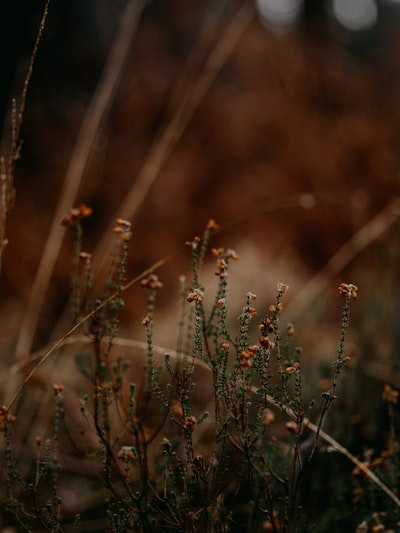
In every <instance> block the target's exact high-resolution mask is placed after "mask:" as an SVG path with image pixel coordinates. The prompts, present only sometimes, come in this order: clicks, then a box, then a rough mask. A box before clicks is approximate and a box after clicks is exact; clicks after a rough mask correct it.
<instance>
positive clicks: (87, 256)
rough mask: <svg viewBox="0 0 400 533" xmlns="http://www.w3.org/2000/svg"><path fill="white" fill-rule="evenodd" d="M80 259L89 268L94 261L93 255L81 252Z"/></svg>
mask: <svg viewBox="0 0 400 533" xmlns="http://www.w3.org/2000/svg"><path fill="white" fill-rule="evenodd" d="M79 259H81V260H82V261H83V262H84V263H85V265H86V266H87V267H89V266H90V262H91V260H92V254H89V253H88V252H80V254H79Z"/></svg>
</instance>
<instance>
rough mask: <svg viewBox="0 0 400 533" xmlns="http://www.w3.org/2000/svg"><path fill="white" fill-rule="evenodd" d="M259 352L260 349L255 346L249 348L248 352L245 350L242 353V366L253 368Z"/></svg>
mask: <svg viewBox="0 0 400 533" xmlns="http://www.w3.org/2000/svg"><path fill="white" fill-rule="evenodd" d="M258 350H259V347H258V346H257V345H256V344H255V345H253V346H249V347H248V349H247V350H243V351H242V352H240V354H239V356H240V359H241V361H240V364H241V365H242V366H243V367H244V368H251V367H252V366H253V359H254V356H255V355H256V353H257V351H258Z"/></svg>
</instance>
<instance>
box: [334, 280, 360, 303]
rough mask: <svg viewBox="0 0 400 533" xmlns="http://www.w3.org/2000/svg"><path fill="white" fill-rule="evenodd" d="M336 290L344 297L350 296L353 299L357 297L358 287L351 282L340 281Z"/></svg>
mask: <svg viewBox="0 0 400 533" xmlns="http://www.w3.org/2000/svg"><path fill="white" fill-rule="evenodd" d="M338 291H339V293H340V294H341V295H342V296H343V297H344V298H352V299H353V300H355V299H356V298H357V292H358V287H356V286H355V285H353V284H352V283H341V284H340V285H339V287H338Z"/></svg>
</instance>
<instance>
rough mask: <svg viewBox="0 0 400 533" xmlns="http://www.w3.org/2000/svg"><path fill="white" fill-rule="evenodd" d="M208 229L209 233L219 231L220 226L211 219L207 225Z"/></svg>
mask: <svg viewBox="0 0 400 533" xmlns="http://www.w3.org/2000/svg"><path fill="white" fill-rule="evenodd" d="M206 228H207V229H208V231H218V230H219V225H218V224H217V223H216V222H215V220H214V219H213V218H210V220H209V221H208V223H207V226H206Z"/></svg>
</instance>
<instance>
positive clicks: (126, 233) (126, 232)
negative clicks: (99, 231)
mask: <svg viewBox="0 0 400 533" xmlns="http://www.w3.org/2000/svg"><path fill="white" fill-rule="evenodd" d="M116 223H117V225H116V226H115V228H114V229H113V231H114V233H115V234H116V235H119V236H120V237H121V241H129V240H130V239H131V237H132V231H131V227H132V224H131V223H130V222H129V220H125V219H123V218H117V220H116Z"/></svg>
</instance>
